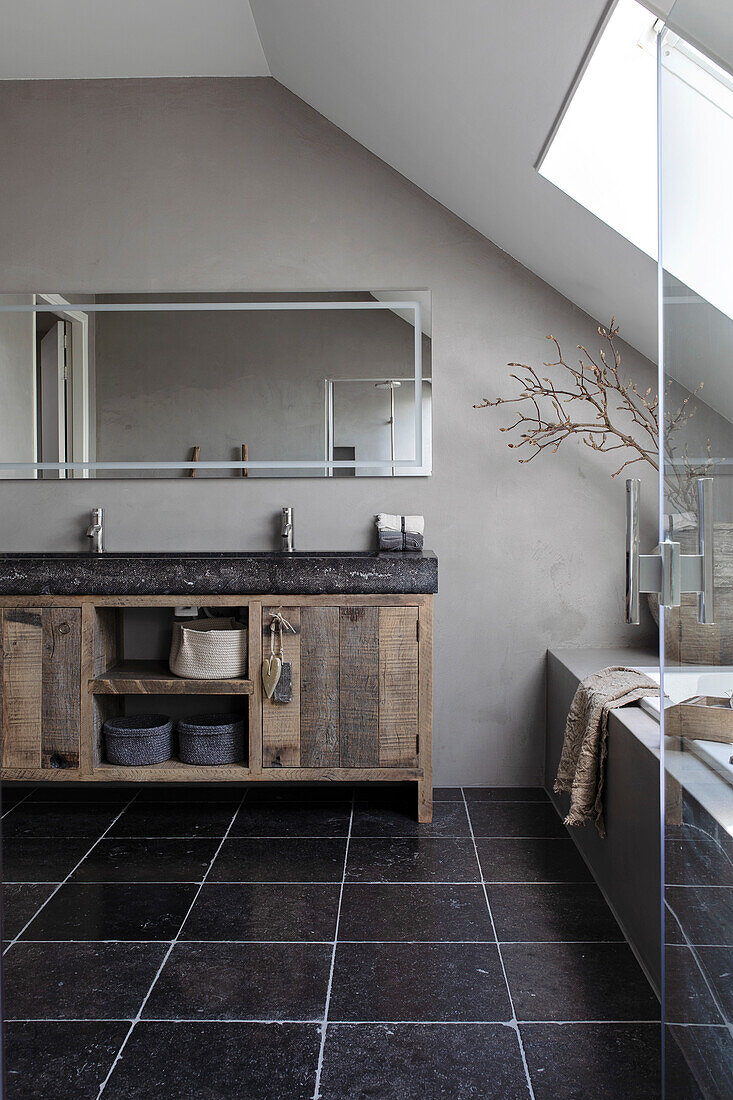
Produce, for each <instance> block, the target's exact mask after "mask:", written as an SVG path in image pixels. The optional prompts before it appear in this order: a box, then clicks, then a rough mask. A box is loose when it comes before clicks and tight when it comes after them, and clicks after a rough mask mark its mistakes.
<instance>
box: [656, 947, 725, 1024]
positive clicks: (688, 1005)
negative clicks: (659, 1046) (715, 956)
mask: <svg viewBox="0 0 733 1100" xmlns="http://www.w3.org/2000/svg"><path fill="white" fill-rule="evenodd" d="M724 950H725V949H724ZM664 976H665V991H664V997H665V1009H666V1011H665V1020H666V1021H667V1023H669V1024H722V1023H724V1022H725V1021H724V1020H723V1017H722V1016H721V1014H720V1012H719V1010H718V1008H717V1006H716V1004H715V1001H714V999H713V996H712V994H711V992H710V989H709V987H708V983H707V982H706V980H705V977H704V976H703V972H702V970H701V969H700V967H699V966H698V963H697V960H696V959H695V956H694V955H693V953H692V951H690V949H689V947H680V946H676V947H673V946H670V945H667V947H666V948H665V951H664Z"/></svg>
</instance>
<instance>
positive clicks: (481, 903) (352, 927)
mask: <svg viewBox="0 0 733 1100" xmlns="http://www.w3.org/2000/svg"><path fill="white" fill-rule="evenodd" d="M339 939H341V940H423V941H431V940H442V941H445V942H450V941H456V940H490V941H492V942H493V940H494V933H493V931H492V928H491V920H490V918H489V911H488V908H487V905H486V898H485V897H484V892H483V889H482V887H481V886H472V885H461V886H444V885H430V886H425V885H420V886H410V885H381V884H380V885H376V886H372V885H366V884H359V883H348V882H347V883H346V885H345V886H344V893H343V898H342V901H341V920H340V921H339Z"/></svg>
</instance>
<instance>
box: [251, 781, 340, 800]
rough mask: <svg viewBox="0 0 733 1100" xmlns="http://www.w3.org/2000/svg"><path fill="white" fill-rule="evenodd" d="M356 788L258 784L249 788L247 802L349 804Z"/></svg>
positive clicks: (337, 785) (317, 784)
mask: <svg viewBox="0 0 733 1100" xmlns="http://www.w3.org/2000/svg"><path fill="white" fill-rule="evenodd" d="M353 794H354V788H353V787H352V786H351V785H350V784H348V783H312V784H307V783H256V784H253V786H251V787H248V788H247V797H246V801H247V802H316V803H324V802H340V803H343V802H347V803H350V802H351V799H352V796H353Z"/></svg>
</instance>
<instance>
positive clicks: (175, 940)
mask: <svg viewBox="0 0 733 1100" xmlns="http://www.w3.org/2000/svg"><path fill="white" fill-rule="evenodd" d="M246 797H247V790H246V788H245V790H244V791H243V793H242V797H241V798H240V800H239V802H238V803H237V805H236V806H235V807H234V813H233V814H232V819H231V821H230V822H229V829H231V827H232V825H233V824H234V822H235V820H236V817H237V814H238V813H239V811H240V810H241V808H242V806H243V804H244V800H245V798H246ZM229 829H227V831H226V833H225V834H224V836H223V837H222V839H221V841H220V843H219V846H218V848H217V849H216V851H215V852H214V855H213V856H212V858H211V860H210V861H209V865H208V867H207V868H206V872H205V874H204V876H203V878H202V879H201V880H200V882H199V884H198V890H197V891H196V893H195V894H194V896H193V901H192V902H191V904H190V905H189V907H188V909H187V910H186V915H185V916H184V918H183V920H182V921H181V924H180V927H179V929H178V932H177V933H176V935H175V937H174V938H173V939H172V940H171V941H170V945H169V947H168V950H167V951H166V953H165V955H164V956H163V961H162V962H161V964H160V966H159V967H158V970H157V972H156V974H155V977H154V978H153V980H152V982H151V984H150V987H149V989H148V991H147V993H146V994H145V996H144V998H143V1001H142V1004H141V1005H140V1008H139V1009H138V1011H137V1015H136V1016H135V1019H134V1020H133V1021H132V1023H131V1024H130V1028H129V1030H128V1032H127V1034H126V1035H125V1038H124V1039H123V1040H122V1045H121V1047H120V1049H119V1050H118V1051H117V1055H116V1057H115V1060H114V1062H113V1063H112V1065H111V1066H110V1068H109V1072H108V1073H107V1076H106V1077H105V1079H104V1080H103V1081H102V1084H101V1085H100V1086H99V1092H98V1093H97V1100H98V1098H99V1097H100V1096H101V1095H102V1093H103V1092H104V1090H105V1088H106V1087H107V1082H108V1081H109V1079H110V1077H111V1076H112V1074H113V1073H114V1070H115V1066H116V1065H117V1063H118V1062H119V1060H120V1058H121V1057H122V1052H123V1051H124V1049H125V1047H126V1046H127V1043H128V1041H129V1039H130V1036H131V1035H132V1033H133V1031H134V1030H135V1025H136V1024H138V1023H139V1022H140V1019H141V1017H142V1014H143V1012H144V1011H145V1005H146V1004H147V1003H148V999H149V997H150V995H151V993H152V992H153V989H154V988H155V984H156V982H157V981H158V978H159V977H160V975H161V974H162V973H163V968H164V967H165V964H166V963H167V962H168V959H169V958H170V956H171V952H172V951H173V948H174V947H175V945H176V944H177V943H178V939H179V937H180V935H181V932H182V931H183V926H184V925H185V923H186V921H187V920H188V918H189V916H190V914H191V910H192V909H193V907H194V905H195V904H196V902H197V900H198V897H199V894H200V893H201V891H202V889H203V886H204V883H205V882H206V879H207V878H208V876H209V874H210V872H211V868H212V867H213V866H214V863H215V862H216V858H217V856H218V855H219V852H220V851H221V849H222V847H223V846H224V841H225V840H226V838H227V836H228V835H229Z"/></svg>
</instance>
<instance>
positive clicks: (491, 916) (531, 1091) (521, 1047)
mask: <svg viewBox="0 0 733 1100" xmlns="http://www.w3.org/2000/svg"><path fill="white" fill-rule="evenodd" d="M461 794H462V795H463V805H464V807H465V810H466V817H467V818H468V827H469V829H470V830H471V840H472V841H473V851H474V854H475V856H476V863H477V865H478V869H479V875H480V876H481V879H482V882H481V886H482V888H483V891H484V898H485V900H486V908H487V909H488V911H489V920H490V921H491V928H492V931H493V933H494V939H495V940H496V950H497V954H498V955H499V963H500V964H501V971H502V974H503V975H504V984H505V986H506V992H507V997H508V998H509V1005H510V1007H511V1010H512V1027H513V1029H514V1032H515V1034H516V1036H517V1042H518V1043H519V1053H520V1055H521V1058H522V1065H523V1066H524V1076H525V1078H526V1081H527V1090H528V1092H529V1095H530V1097H531V1100H535V1095H534V1089H533V1087H532V1079H531V1077H530V1075H529V1066H528V1064H527V1055H526V1053H525V1050H524V1042H523V1040H522V1035H521V1032H520V1030H519V1024H518V1022H517V1012H516V1009H515V1007H514V998H513V997H512V991H511V989H510V987H509V979H508V977H507V972H506V967H505V965H504V957H503V955H502V953H501V947H500V946H499V937H498V935H497V932H496V924H495V923H494V914H493V913H492V911H491V903H490V901H489V894H488V891H487V889H486V883H485V882H483V874H484V872H483V868H482V867H481V860H480V859H479V855H478V848H477V846H476V838H475V836H474V835H473V823H472V821H471V814H470V812H469V809H468V802H467V800H466V792H465V791H464V789H463V787H461Z"/></svg>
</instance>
